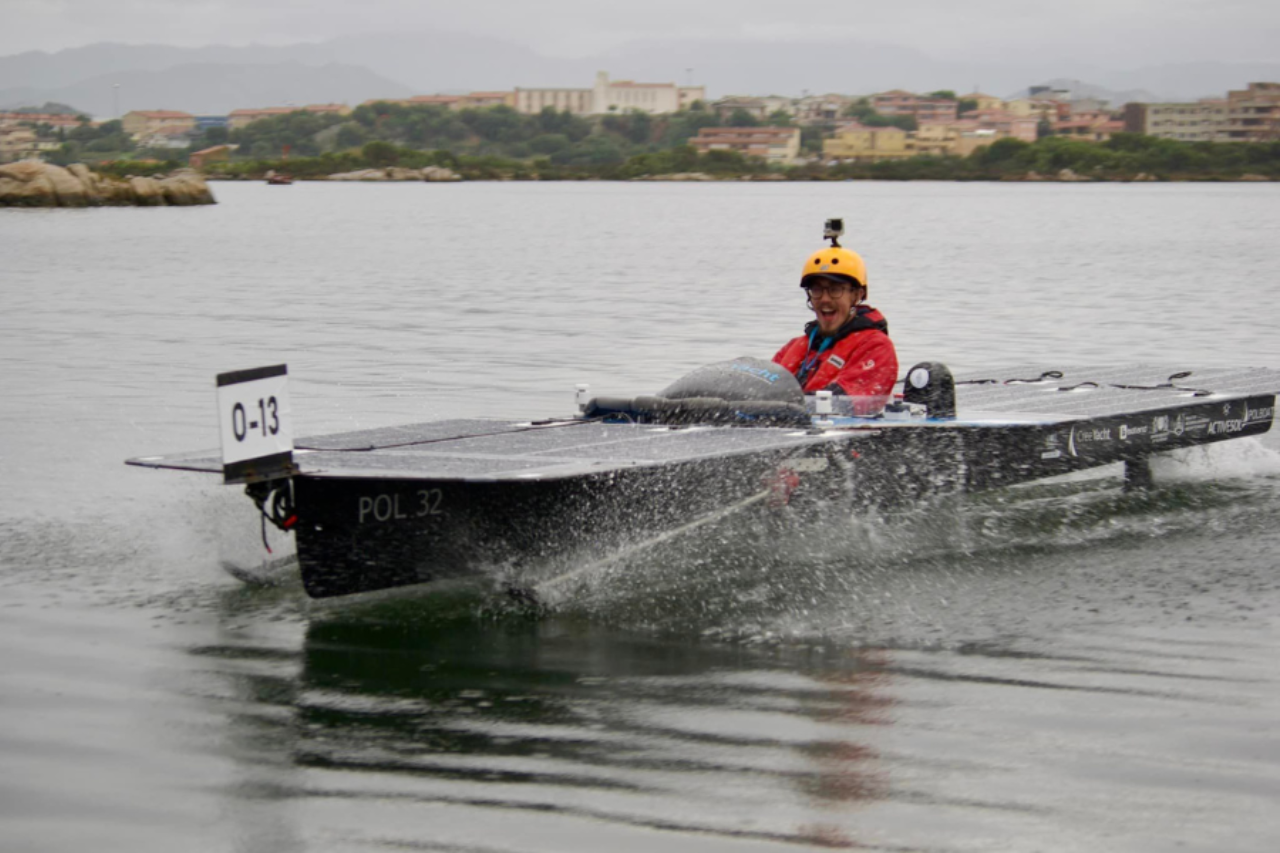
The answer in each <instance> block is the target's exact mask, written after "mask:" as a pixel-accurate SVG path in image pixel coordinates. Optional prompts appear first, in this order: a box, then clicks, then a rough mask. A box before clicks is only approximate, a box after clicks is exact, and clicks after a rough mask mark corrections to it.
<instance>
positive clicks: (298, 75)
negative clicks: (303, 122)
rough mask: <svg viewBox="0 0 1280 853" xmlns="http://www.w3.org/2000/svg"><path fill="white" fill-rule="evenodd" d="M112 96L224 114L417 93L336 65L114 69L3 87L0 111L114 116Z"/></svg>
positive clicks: (122, 106)
mask: <svg viewBox="0 0 1280 853" xmlns="http://www.w3.org/2000/svg"><path fill="white" fill-rule="evenodd" d="M117 84H118V85H119V90H118V92H117V89H116V85H117ZM117 94H118V98H119V101H118V103H119V111H120V114H122V115H123V114H124V113H127V112H129V111H131V110H158V109H167V110H184V111H186V112H189V113H194V114H196V115H226V114H227V113H229V112H230V111H231V110H233V109H237V108H241V107H274V106H289V105H293V104H296V105H298V106H303V105H306V104H313V103H331V102H332V103H347V104H351V105H353V106H354V105H355V104H358V103H360V102H362V101H365V100H368V99H370V98H400V97H408V96H410V95H413V94H416V93H415V92H414V91H413V90H411V89H409V88H408V87H406V86H402V85H400V84H399V83H394V82H392V81H390V80H387V79H386V78H385V77H381V76H379V75H377V74H374V73H373V72H372V71H370V70H368V69H367V68H358V67H355V66H351V65H338V64H336V63H334V64H329V65H315V66H312V65H303V64H302V63H300V62H281V63H274V64H260V65H230V64H192V65H175V66H171V67H167V68H165V69H163V70H125V71H117V72H113V73H109V74H100V75H98V76H96V77H90V78H87V79H83V80H80V81H78V82H76V83H72V84H69V85H65V86H60V87H57V88H50V89H43V88H34V87H24V88H6V89H0V108H7V107H11V106H20V105H25V104H33V103H42V102H44V101H60V102H64V103H72V104H76V105H77V106H78V107H80V108H81V109H83V110H85V111H86V112H88V113H89V114H90V115H92V116H94V117H95V118H100V119H101V118H114V117H115V116H116V108H117V107H116V103H117V100H116V99H117Z"/></svg>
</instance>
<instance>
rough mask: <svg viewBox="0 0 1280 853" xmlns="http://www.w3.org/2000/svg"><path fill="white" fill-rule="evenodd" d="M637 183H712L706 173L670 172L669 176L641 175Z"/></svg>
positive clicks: (712, 179)
mask: <svg viewBox="0 0 1280 853" xmlns="http://www.w3.org/2000/svg"><path fill="white" fill-rule="evenodd" d="M635 180H637V181H714V180H715V178H713V177H711V176H710V175H708V174H707V173H706V172H672V173H671V174H669V175H641V176H640V177H638V178H635Z"/></svg>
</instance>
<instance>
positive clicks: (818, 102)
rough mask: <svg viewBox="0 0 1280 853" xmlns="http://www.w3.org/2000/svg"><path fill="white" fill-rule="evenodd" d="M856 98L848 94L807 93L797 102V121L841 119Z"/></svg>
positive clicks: (815, 121) (816, 121)
mask: <svg viewBox="0 0 1280 853" xmlns="http://www.w3.org/2000/svg"><path fill="white" fill-rule="evenodd" d="M855 100H856V99H854V98H851V97H849V96H848V95H833V94H827V95H805V96H804V97H803V98H801V99H800V100H798V101H796V104H795V117H796V121H797V122H799V123H800V124H826V123H828V122H834V121H839V120H840V117H841V116H842V115H843V114H844V111H845V110H847V109H848V108H849V105H850V104H852V103H853V102H854V101H855Z"/></svg>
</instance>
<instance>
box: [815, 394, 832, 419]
mask: <svg viewBox="0 0 1280 853" xmlns="http://www.w3.org/2000/svg"><path fill="white" fill-rule="evenodd" d="M816 396H817V398H818V399H817V401H816V403H815V406H814V408H815V409H816V410H817V413H818V414H820V415H829V414H831V392H830V391H819V392H818V393H817V395H816Z"/></svg>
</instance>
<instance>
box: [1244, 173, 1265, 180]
mask: <svg viewBox="0 0 1280 853" xmlns="http://www.w3.org/2000/svg"><path fill="white" fill-rule="evenodd" d="M1240 180H1242V181H1269V180H1271V179H1270V178H1268V177H1267V176H1266V175H1256V174H1253V173H1252V172H1246V173H1244V174H1243V175H1241V176H1240Z"/></svg>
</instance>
